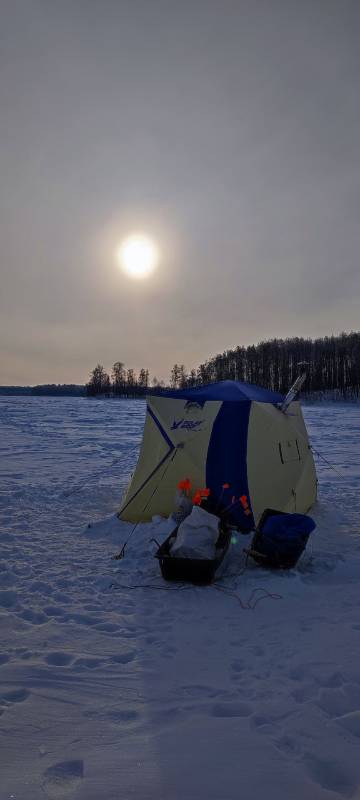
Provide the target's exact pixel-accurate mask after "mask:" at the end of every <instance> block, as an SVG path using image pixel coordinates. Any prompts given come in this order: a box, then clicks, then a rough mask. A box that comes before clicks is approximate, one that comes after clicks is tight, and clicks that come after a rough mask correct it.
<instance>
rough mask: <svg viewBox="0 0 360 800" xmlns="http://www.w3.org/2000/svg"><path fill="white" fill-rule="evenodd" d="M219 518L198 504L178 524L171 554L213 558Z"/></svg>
mask: <svg viewBox="0 0 360 800" xmlns="http://www.w3.org/2000/svg"><path fill="white" fill-rule="evenodd" d="M218 536H219V520H218V518H217V517H215V516H214V515H213V514H209V513H208V511H205V510H204V509H203V508H200V506H194V507H193V510H192V512H191V514H190V515H189V516H188V517H186V519H184V521H183V522H182V523H181V525H179V528H178V533H177V537H176V539H175V542H174V544H173V546H172V548H171V555H172V556H177V557H181V558H215V544H216V541H217V539H218Z"/></svg>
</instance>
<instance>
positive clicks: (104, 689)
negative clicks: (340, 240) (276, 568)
mask: <svg viewBox="0 0 360 800" xmlns="http://www.w3.org/2000/svg"><path fill="white" fill-rule="evenodd" d="M144 412H145V404H144V402H143V401H140V400H139V401H130V402H127V401H106V400H105V401H102V400H99V401H91V400H87V399H85V398H69V399H57V398H29V397H17V398H15V397H1V398H0V449H1V465H0V475H1V483H0V548H1V550H0V639H1V651H0V714H1V721H0V726H1V737H2V739H1V765H2V766H1V773H0V800H9V799H10V798H14V800H39V798H43V797H44V798H47V797H49V798H55V799H56V798H69V800H71V798H74V800H134V799H135V800H238V798H240V797H241V798H243V800H253V798H260V797H262V796H263V795H264V794H265V793H266V797H267V798H268V800H275V799H276V800H300V798H301V800H303V798H305V797H306V798H309V800H331V798H343V797H345V798H347V797H350V798H351V797H353V798H360V759H359V747H360V666H359V662H360V657H359V656H360V615H359V580H360V515H359V512H360V499H359V498H360V492H359V478H360V466H359V464H360V406H355V405H337V404H334V405H327V406H322V405H318V406H306V407H305V410H304V413H305V417H306V422H307V425H308V429H309V433H310V437H311V441H312V444H313V446H314V448H316V449H317V450H319V451H320V452H321V453H322V454H323V456H324V457H325V458H326V459H328V461H330V462H331V463H332V464H333V465H334V466H335V468H336V470H337V472H335V471H334V470H333V469H331V468H330V467H329V466H328V465H327V464H326V463H325V462H324V461H321V460H320V461H318V463H317V469H318V477H319V501H318V503H317V506H316V508H315V509H314V511H313V516H314V517H315V519H316V521H317V525H318V527H317V529H316V531H315V533H314V535H313V553H312V557H311V552H310V550H308V551H306V554H305V556H304V557H303V559H302V561H301V562H300V564H299V566H298V568H297V569H296V570H292V571H291V572H289V573H269V572H265V571H264V570H262V569H260V568H259V567H256V566H255V565H254V566H251V565H249V567H248V569H247V570H246V571H245V572H244V573H243V574H239V573H241V571H242V569H243V565H244V555H243V547H244V546H246V545H247V543H248V541H249V539H248V538H247V537H244V536H238V537H237V541H235V542H234V544H233V546H232V550H231V553H230V556H229V557H228V559H227V561H226V563H225V564H224V569H223V574H222V576H221V577H220V579H219V585H217V586H213V587H206V588H194V587H191V588H185V589H183V588H181V587H180V588H178V587H176V586H170V587H169V586H168V585H167V584H165V583H164V582H163V581H162V580H161V578H160V576H159V568H158V564H157V562H156V560H155V559H154V558H153V552H154V544H153V543H151V542H150V539H151V537H152V536H156V538H160V539H161V538H163V537H164V534H165V532H166V523H162V522H159V523H152V524H150V525H141V526H139V527H138V529H137V531H136V532H135V534H134V536H133V538H132V540H131V543H130V544H129V546H128V548H127V551H126V557H125V559H124V560H123V561H121V562H117V561H113V560H112V558H111V557H112V555H113V554H114V553H115V552H117V551H118V550H119V549H120V546H121V544H122V543H123V542H124V541H125V539H126V537H127V535H128V533H129V531H130V530H131V527H132V526H131V525H127V524H125V523H120V522H118V521H117V519H116V518H115V517H114V512H115V510H116V508H117V507H118V505H119V501H120V497H121V493H122V490H123V488H124V487H125V485H126V483H127V481H128V478H129V475H130V473H131V471H132V470H133V468H134V466H135V463H136V459H137V453H138V447H139V443H140V441H141V435H142V426H143V421H144ZM89 522H91V527H90V528H88V527H87V526H88V523H89ZM224 589H225V590H226V591H224ZM274 595H277V597H275V596H274ZM246 606H248V607H247V608H246ZM244 607H245V608H244Z"/></svg>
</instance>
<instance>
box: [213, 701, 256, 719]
mask: <svg viewBox="0 0 360 800" xmlns="http://www.w3.org/2000/svg"><path fill="white" fill-rule="evenodd" d="M210 713H211V715H212V716H213V717H222V718H224V717H249V716H250V714H251V713H252V708H251V706H250V705H249V704H248V703H238V702H230V703H216V704H215V705H214V706H212V708H211V712H210Z"/></svg>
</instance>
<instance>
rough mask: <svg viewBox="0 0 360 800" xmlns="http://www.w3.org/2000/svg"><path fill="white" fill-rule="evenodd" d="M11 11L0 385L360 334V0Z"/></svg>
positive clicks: (27, 6)
mask: <svg viewBox="0 0 360 800" xmlns="http://www.w3.org/2000/svg"><path fill="white" fill-rule="evenodd" d="M0 9H1V26H0V175H1V180H0V243H1V245H0V246H1V251H0V270H1V293H0V311H1V322H0V351H1V369H0V383H2V384H6V383H8V384H9V383H14V384H21V383H37V382H47V381H50V382H62V381H64V382H65V381H66V382H71V381H74V382H83V381H85V380H87V377H88V373H89V371H90V369H91V368H92V367H93V366H95V364H96V363H97V362H98V361H100V362H101V363H103V364H104V365H105V366H106V367H107V368H110V366H111V364H112V363H113V362H114V361H115V360H118V359H119V360H121V361H125V363H126V365H127V366H132V367H134V368H140V367H141V366H147V367H149V369H150V371H151V374H152V375H154V374H155V375H157V376H158V377H165V378H166V377H167V376H168V374H169V370H170V367H171V366H172V364H173V363H174V362H175V361H178V362H184V363H185V364H186V365H187V367H188V368H191V367H193V366H196V365H197V364H199V362H200V361H203V360H205V359H206V358H207V357H208V356H211V355H214V354H216V353H217V352H221V351H222V350H223V349H225V348H228V347H232V346H236V345H237V344H250V343H253V342H254V343H255V342H258V341H260V340H261V339H267V338H271V337H273V336H278V337H284V336H293V335H304V336H318V335H325V334H331V333H338V332H339V331H341V330H351V329H359V328H360V302H359V300H360V270H359V250H360V247H359V245H360V225H359V204H360V159H359V155H360V45H359V41H360V3H359V1H358V0H350V1H349V0H336V2H334V1H333V0H309V1H308V0H304V1H303V2H301V0H218V2H214V0H191V1H190V0H183V2H181V0H129V1H127V0H0ZM133 229H135V230H142V231H144V232H146V233H148V234H149V235H150V236H152V237H153V238H154V239H155V240H156V241H157V243H158V246H159V248H160V251H161V262H160V265H159V267H158V269H157V271H156V273H155V274H154V275H153V277H152V278H150V279H148V280H147V281H142V282H139V281H131V280H130V279H129V278H128V277H126V276H125V275H124V274H123V273H122V272H121V271H120V270H119V268H118V265H117V262H116V259H115V251H116V248H117V246H118V245H119V244H120V242H121V240H122V238H123V237H124V236H125V235H126V234H127V233H129V232H131V231H132V230H133Z"/></svg>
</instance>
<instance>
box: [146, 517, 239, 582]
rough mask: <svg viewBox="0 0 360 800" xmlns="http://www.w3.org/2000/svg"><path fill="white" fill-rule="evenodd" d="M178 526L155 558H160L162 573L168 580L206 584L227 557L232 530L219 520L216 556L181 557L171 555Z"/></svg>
mask: <svg viewBox="0 0 360 800" xmlns="http://www.w3.org/2000/svg"><path fill="white" fill-rule="evenodd" d="M177 532H178V526H177V527H176V528H175V530H173V531H172V533H171V534H170V536H168V537H167V539H165V541H164V542H163V543H162V544H161V545H159V546H158V549H157V551H156V553H155V558H157V559H158V561H159V564H160V569H161V574H162V576H163V578H165V580H166V581H181V582H182V583H195V584H206V583H211V582H212V581H213V580H214V577H215V572H216V570H217V569H218V568H219V566H220V564H221V563H222V561H223V560H224V558H225V555H226V553H227V551H228V549H229V546H230V542H231V534H232V530H231V528H230V527H229V526H228V525H225V524H224V523H223V522H221V521H220V520H219V536H218V539H217V541H216V544H215V557H214V558H211V559H210V558H181V557H178V556H172V555H171V547H172V545H173V544H174V542H175V539H176V536H177Z"/></svg>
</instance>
